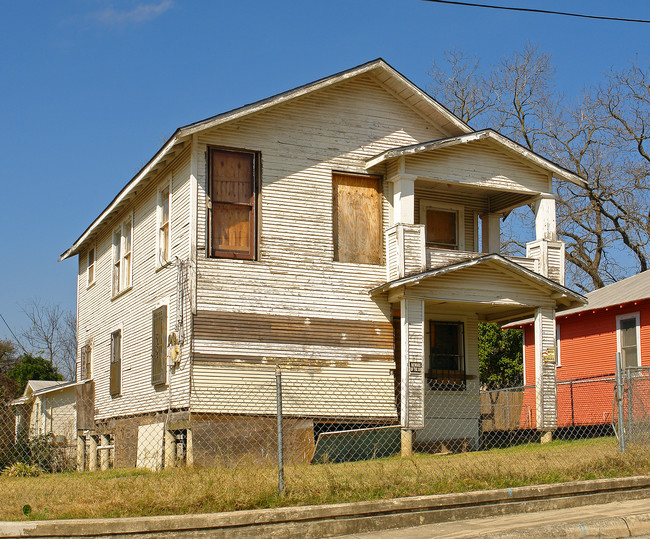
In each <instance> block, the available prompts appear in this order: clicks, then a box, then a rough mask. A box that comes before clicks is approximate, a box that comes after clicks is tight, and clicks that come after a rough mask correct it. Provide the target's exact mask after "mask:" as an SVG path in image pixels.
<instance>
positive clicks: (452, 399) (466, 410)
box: [416, 309, 481, 442]
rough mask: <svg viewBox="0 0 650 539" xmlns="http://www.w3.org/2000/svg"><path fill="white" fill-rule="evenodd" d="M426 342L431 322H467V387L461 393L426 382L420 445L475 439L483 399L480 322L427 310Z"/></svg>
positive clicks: (474, 318)
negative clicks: (480, 382) (434, 387)
mask: <svg viewBox="0 0 650 539" xmlns="http://www.w3.org/2000/svg"><path fill="white" fill-rule="evenodd" d="M426 317H427V323H426V324H425V329H426V335H425V339H426V340H427V341H426V342H428V340H429V339H430V334H429V332H430V329H429V320H447V321H454V322H463V324H464V333H465V369H466V373H467V376H468V377H469V378H470V379H468V380H467V388H466V389H465V390H459V391H441V390H435V389H431V387H430V386H429V384H428V383H425V390H424V416H425V421H424V429H422V430H420V431H417V433H416V440H417V441H418V442H431V441H437V440H455V439H475V438H476V437H477V435H478V427H477V425H478V419H479V417H480V415H481V403H480V398H479V380H478V375H479V361H478V319H477V318H476V317H461V316H459V317H454V316H453V315H450V314H449V312H448V311H437V312H436V311H435V310H429V309H427V311H426Z"/></svg>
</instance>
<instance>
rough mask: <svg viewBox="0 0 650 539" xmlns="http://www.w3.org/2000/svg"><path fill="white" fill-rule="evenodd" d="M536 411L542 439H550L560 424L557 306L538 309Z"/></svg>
mask: <svg viewBox="0 0 650 539" xmlns="http://www.w3.org/2000/svg"><path fill="white" fill-rule="evenodd" d="M534 327H535V412H536V419H537V430H539V431H541V432H542V433H543V434H542V441H543V442H545V441H550V439H551V437H552V434H551V433H552V432H553V431H554V430H555V428H556V427H557V386H556V372H555V368H556V367H555V309H554V308H552V307H538V308H537V309H536V310H535V322H534Z"/></svg>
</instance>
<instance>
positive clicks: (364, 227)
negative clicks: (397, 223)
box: [332, 173, 382, 264]
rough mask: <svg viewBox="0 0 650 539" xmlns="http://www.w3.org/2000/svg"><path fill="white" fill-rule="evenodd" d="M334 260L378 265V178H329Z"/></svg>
mask: <svg viewBox="0 0 650 539" xmlns="http://www.w3.org/2000/svg"><path fill="white" fill-rule="evenodd" d="M332 196H333V201H332V206H333V211H332V224H333V239H334V260H335V261H337V262H353V263H356V264H381V258H382V252H381V249H382V244H381V235H382V222H381V191H380V178H377V177H375V176H361V175H354V174H336V173H335V174H333V175H332Z"/></svg>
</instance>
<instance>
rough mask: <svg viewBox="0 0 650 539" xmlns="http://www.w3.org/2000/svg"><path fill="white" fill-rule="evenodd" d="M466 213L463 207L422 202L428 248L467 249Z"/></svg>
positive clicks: (422, 220) (423, 222)
mask: <svg viewBox="0 0 650 539" xmlns="http://www.w3.org/2000/svg"><path fill="white" fill-rule="evenodd" d="M464 221H465V212H464V209H463V207H462V206H457V205H452V204H445V205H442V204H440V205H438V204H436V203H434V202H432V201H428V200H422V201H421V202H420V222H421V223H422V224H423V225H424V226H425V234H426V244H427V247H433V248H436V249H453V250H457V251H462V250H464V249H465V238H464V234H465V226H464V224H465V223H464Z"/></svg>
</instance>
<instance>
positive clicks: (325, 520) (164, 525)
mask: <svg viewBox="0 0 650 539" xmlns="http://www.w3.org/2000/svg"><path fill="white" fill-rule="evenodd" d="M640 498H650V476H636V477H625V478H616V479H597V480H593V481H573V482H569V483H557V484H552V485H536V486H527V487H516V488H507V489H498V490H484V491H476V492H467V493H460V494H440V495H432V496H414V497H409V498H394V499H390V500H376V501H368V502H357V503H343V504H332V505H313V506H301V507H280V508H277V509H258V510H246V511H232V512H226V513H208V514H199V515H172V516H155V517H129V518H108V519H76V520H42V521H20V522H0V538H9V537H48V538H55V537H56V538H58V537H126V536H129V537H154V536H158V537H159V536H161V535H169V536H172V535H173V536H175V537H178V536H181V537H205V536H207V535H209V536H210V537H224V538H225V537H228V538H232V537H257V536H262V535H263V536H265V537H283V538H287V537H296V538H297V537H306V538H311V537H332V536H338V535H349V534H354V533H362V532H370V531H378V530H388V529H396V528H406V527H412V526H419V525H422V524H434V523H439V522H449V521H455V520H465V519H470V518H481V517H489V516H496V515H505V514H514V513H528V512H533V511H543V510H549V509H565V508H570V507H580V506H583V505H591V504H599V503H607V502H612V501H621V500H625V499H628V500H629V499H640ZM642 517H643V518H641V517H637V518H635V517H629V518H626V520H624V521H622V523H623V524H625V530H626V532H625V535H624V536H629V530H630V529H631V528H630V527H629V526H633V527H638V528H639V529H642V530H645V529H646V526H650V517H648V518H644V517H645V515H643V516H642ZM607 520H612V521H616V523H615V525H616V526H618V527H619V528H620V526H621V519H607ZM603 525H605V524H603ZM612 525H614V524H612ZM568 526H570V525H568ZM579 526H580V525H578V527H579ZM619 528H617V529H619ZM620 529H623V528H620ZM537 532H538V533H539V529H537ZM581 532H582V535H579V536H580V537H584V536H585V535H584V532H583V531H582V530H581ZM538 536H539V535H538ZM495 537H496V536H495ZM503 537H512V536H503ZM567 537H568V536H567Z"/></svg>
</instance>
